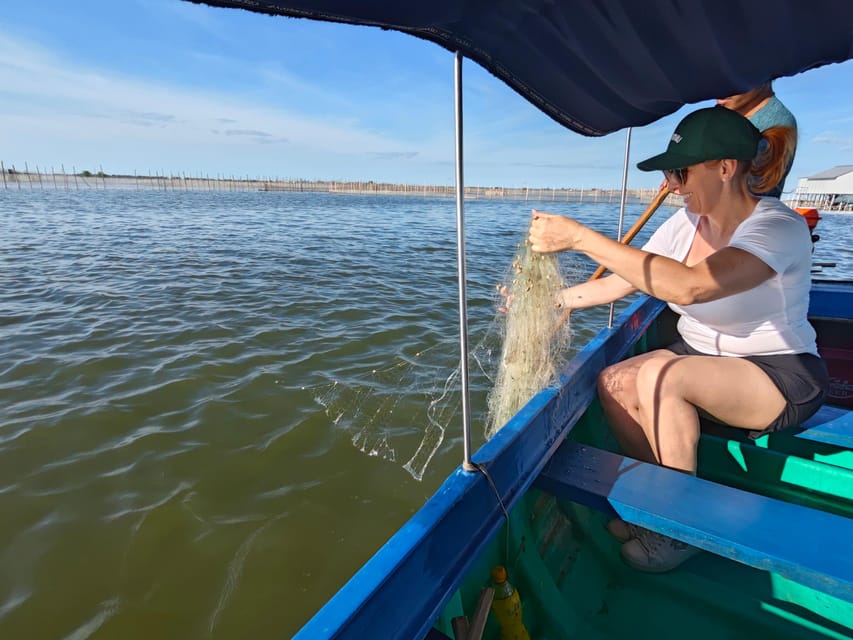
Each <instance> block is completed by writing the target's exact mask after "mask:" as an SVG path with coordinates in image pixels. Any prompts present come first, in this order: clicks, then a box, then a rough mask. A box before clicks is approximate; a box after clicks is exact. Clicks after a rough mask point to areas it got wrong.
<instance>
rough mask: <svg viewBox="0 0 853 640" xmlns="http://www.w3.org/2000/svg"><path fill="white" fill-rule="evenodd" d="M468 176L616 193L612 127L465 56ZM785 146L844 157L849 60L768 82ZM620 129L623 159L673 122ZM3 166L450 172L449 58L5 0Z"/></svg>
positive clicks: (104, 5) (0, 46)
mask: <svg viewBox="0 0 853 640" xmlns="http://www.w3.org/2000/svg"><path fill="white" fill-rule="evenodd" d="M463 86H464V91H463V102H464V106H465V128H464V131H465V167H464V179H465V184H466V185H469V186H475V185H477V186H497V185H500V186H511V187H531V188H541V187H545V188H547V187H556V188H561V187H572V188H592V187H600V188H618V187H619V186H621V184H622V167H623V161H624V154H625V138H626V134H625V132H624V131H623V132H616V133H613V134H610V135H608V136H604V137H601V138H588V137H584V136H581V135H579V134H577V133H573V132H571V131H568V130H567V129H564V128H563V127H561V126H560V125H558V124H556V123H555V122H553V121H552V120H551V119H550V118H549V117H548V116H546V115H544V114H542V113H540V112H539V111H538V110H537V109H535V108H534V107H533V106H532V105H530V104H529V103H528V102H526V101H525V100H524V99H523V98H521V97H520V96H518V95H517V94H515V93H514V92H513V91H511V90H510V89H509V88H507V87H506V86H505V85H504V84H503V83H502V82H500V81H499V80H497V79H496V78H495V77H493V76H492V75H490V74H489V73H488V72H486V71H484V70H483V69H482V68H480V67H479V66H477V65H476V64H475V63H472V62H470V61H466V62H465V63H464V65H463ZM774 87H775V90H776V94H777V95H778V96H779V98H780V99H781V100H782V101H783V102H784V103H785V104H786V105H787V106H788V107H789V108H790V109H791V111H793V112H794V115H795V116H796V117H797V120H798V124H799V134H800V143H799V148H798V151H797V157H796V160H795V163H794V166H793V169H792V171H791V174H790V177H789V179H788V184H787V185H786V191H792V190H793V189H795V188H796V181H797V179H799V178H803V177H807V176H810V175H814V174H816V173H818V172H820V171H823V170H825V169H829V168H831V167H834V166H836V165H840V164H853V112H851V111H850V109H849V105H850V104H851V103H853V95H851V94H853V61H847V62H845V63H843V64H840V65H839V64H834V65H829V66H826V67H822V68H819V69H815V70H812V71H809V72H807V73H805V74H801V75H798V76H795V77H792V78H780V79H778V80H777V81H776V82H775V83H774ZM711 104H713V103H712V102H711V101H708V102H705V103H698V104H697V105H692V106H688V107H685V108H683V109H681V110H680V111H678V112H677V113H676V114H673V115H671V116H668V117H666V118H663V119H661V120H659V121H657V122H655V123H653V124H651V125H648V126H646V127H642V128H637V129H634V130H633V131H632V138H631V159H632V165H631V166H632V168H631V170H630V172H629V174H628V186H629V187H631V188H654V187H657V186H658V185H659V184H660V176H658V175H655V174H648V173H643V172H640V171H639V170H637V169H636V168H635V167H634V166H633V165H634V164H635V163H636V162H637V161H639V160H641V159H643V158H645V157H648V156H651V155H654V154H656V153H658V152H660V151H663V150H664V148H665V146H666V142H667V141H668V139H669V136H670V134H671V133H672V130H673V129H674V128H675V125H676V124H677V123H678V121H679V120H680V119H681V118H682V117H683V116H684V115H686V114H687V113H689V112H690V111H692V110H693V109H695V108H697V107H701V106H710V105H711ZM0 161H2V162H3V163H4V166H5V167H6V168H9V167H10V166H14V167H15V168H17V169H19V170H23V169H24V168H25V165H26V167H27V168H29V169H30V170H32V171H34V170H35V169H36V168H37V167H38V168H39V170H41V171H44V170H51V169H55V170H57V171H59V170H60V167H64V168H65V170H66V171H68V172H71V171H72V170H76V171H78V172H79V171H83V170H89V171H93V172H95V171H99V170H103V171H104V172H106V173H108V174H130V175H133V174H134V173H138V174H139V175H145V174H154V173H158V174H160V175H186V176H191V175H192V176H210V177H214V176H223V177H224V176H234V177H237V176H239V177H244V176H248V177H250V178H281V179H293V178H302V179H306V180H339V181H367V180H374V181H376V182H395V183H408V184H416V185H423V184H443V185H451V184H454V182H455V173H454V164H453V162H454V129H453V55H452V54H451V53H450V52H448V51H446V50H444V49H443V48H441V47H439V46H437V45H434V44H432V43H429V42H425V41H422V40H420V39H417V38H414V37H412V36H407V35H403V34H400V33H396V32H390V31H382V30H380V29H375V28H368V27H352V26H347V25H336V24H327V23H321V22H315V21H308V20H297V19H289V18H283V17H270V16H265V15H260V14H253V13H249V12H246V11H238V10H228V9H218V8H212V7H207V6H203V5H197V4H192V3H189V2H183V1H181V0H121V1H120V2H116V1H114V0H112V1H111V0H80V1H76V2H68V1H67V0H47V1H40V2H14V3H13V2H8V3H6V6H4V8H3V11H2V13H0Z"/></svg>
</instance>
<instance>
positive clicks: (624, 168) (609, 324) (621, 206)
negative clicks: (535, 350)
mask: <svg viewBox="0 0 853 640" xmlns="http://www.w3.org/2000/svg"><path fill="white" fill-rule="evenodd" d="M630 156H631V127H628V130H627V133H626V135H625V162H624V163H623V165H622V196H621V198H620V199H619V226H618V228H617V229H616V240H621V239H622V226H623V224H624V222H625V200H626V199H627V197H628V158H629V157H630ZM615 305H616V303H615V302H611V303H610V315H609V316H608V319H607V328H608V329H612V328H613V313H614V309H615Z"/></svg>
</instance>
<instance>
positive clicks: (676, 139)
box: [672, 133, 682, 144]
mask: <svg viewBox="0 0 853 640" xmlns="http://www.w3.org/2000/svg"><path fill="white" fill-rule="evenodd" d="M681 140H682V138H681V136H680V135H678V134H677V133H673V134H672V141H673V142H674V143H675V144H678V143H679V142H681Z"/></svg>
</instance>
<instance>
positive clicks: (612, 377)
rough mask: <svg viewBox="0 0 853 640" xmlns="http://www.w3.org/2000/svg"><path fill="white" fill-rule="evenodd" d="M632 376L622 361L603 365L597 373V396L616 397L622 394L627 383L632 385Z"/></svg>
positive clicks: (603, 397)
mask: <svg viewBox="0 0 853 640" xmlns="http://www.w3.org/2000/svg"><path fill="white" fill-rule="evenodd" d="M633 377H634V374H632V373H631V372H630V371H629V370H628V368H627V367H625V366H624V363H622V362H618V363H616V364H612V365H610V366H609V367H605V368H604V370H602V372H601V373H600V374H598V380H597V381H596V386H597V388H598V396H599V398H602V399H605V398H618V397H620V396H623V395H624V394H625V389H626V388H627V387H628V385H633Z"/></svg>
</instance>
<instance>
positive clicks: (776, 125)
mask: <svg viewBox="0 0 853 640" xmlns="http://www.w3.org/2000/svg"><path fill="white" fill-rule="evenodd" d="M717 104H718V105H720V106H722V107H726V108H727V109H731V110H732V111H737V112H738V113H739V114H741V115H742V116H744V117H746V118H748V119H749V121H750V122H752V124H754V125H755V127H756V128H757V129H758V130H759V131H761V133H762V134H763V135H764V137H765V140H764V141H762V144H761V146H759V149H758V153H759V158H760V157H761V154H762V153H763V152H764V151H765V150H766V149H767V145H773V144H778V145H781V146H782V148H783V149H784V156H785V162H784V163H783V165H782V173H781V175H780V176H779V177H778V181H777V182H776V183H775V184H772V185H770V184H765V183H762V184H755V185H751V186H752V191H753V193H754V194H755V195H758V196H772V197H774V198H779V197H781V195H782V191H783V190H784V188H785V178H787V177H788V173H790V171H791V165H792V164H793V163H794V155H795V154H796V151H797V120H796V118H794V114H793V113H791V112H790V110H789V109H788V108H787V107H786V106H785V105H784V104H783V103H782V101H781V100H779V98H777V97H776V94H775V93H774V91H773V83H772V82H767V83H765V84H762V85H761V86H759V87H756V88H754V89H751V90H749V91H747V92H745V93H739V94H737V95H733V96H729V97H728V98H718V99H717Z"/></svg>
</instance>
